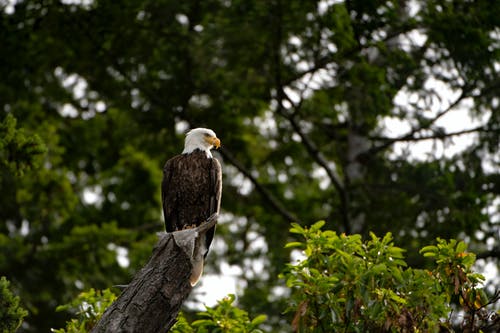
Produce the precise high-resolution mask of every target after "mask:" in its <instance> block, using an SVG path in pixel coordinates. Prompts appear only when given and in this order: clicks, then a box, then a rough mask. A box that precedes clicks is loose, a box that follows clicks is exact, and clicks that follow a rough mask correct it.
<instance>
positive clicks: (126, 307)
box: [92, 214, 217, 333]
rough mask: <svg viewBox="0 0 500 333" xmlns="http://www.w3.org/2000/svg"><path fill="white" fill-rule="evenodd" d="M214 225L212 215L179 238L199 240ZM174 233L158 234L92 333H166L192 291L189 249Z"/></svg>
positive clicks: (215, 217) (213, 216)
mask: <svg viewBox="0 0 500 333" xmlns="http://www.w3.org/2000/svg"><path fill="white" fill-rule="evenodd" d="M216 221H217V215H216V214H214V215H212V216H211V217H210V218H209V219H208V220H207V222H206V223H204V224H202V225H200V226H199V227H197V228H193V229H189V230H183V231H180V232H179V233H182V235H183V236H182V237H183V238H185V237H186V234H187V235H191V236H192V238H193V240H197V239H199V238H200V237H199V235H203V234H204V233H205V232H206V231H207V230H208V229H210V228H211V227H213V226H214V225H215V223H216ZM175 234H176V233H175V232H174V233H167V234H162V235H161V236H160V240H159V241H158V243H157V244H156V246H155V248H154V249H153V254H152V256H151V258H150V259H149V262H148V263H147V264H146V266H144V267H143V268H142V269H141V270H140V271H139V272H138V273H137V274H136V275H135V276H134V278H133V279H132V282H130V284H129V285H128V286H127V288H126V289H125V290H124V291H123V292H122V293H121V295H120V296H119V297H118V298H117V300H116V301H115V302H114V303H113V304H111V306H110V307H109V308H108V309H106V311H105V312H104V314H103V316H102V318H101V320H100V321H99V323H97V325H96V326H95V327H94V329H93V330H92V333H104V332H105V333H118V332H127V333H132V332H137V333H139V332H140V333H150V332H151V333H157V332H158V333H160V332H168V330H169V329H170V327H171V326H172V325H173V324H174V323H175V319H176V317H177V313H178V312H179V310H180V307H181V305H182V303H183V302H184V300H185V299H186V298H187V297H188V296H189V293H190V292H191V290H192V287H191V285H190V283H189V277H190V275H191V270H192V265H191V261H190V260H191V259H190V257H189V254H188V253H189V251H190V249H186V248H185V247H184V245H183V244H182V243H180V242H178V241H177V238H176V237H175Z"/></svg>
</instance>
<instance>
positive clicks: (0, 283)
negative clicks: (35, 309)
mask: <svg viewBox="0 0 500 333" xmlns="http://www.w3.org/2000/svg"><path fill="white" fill-rule="evenodd" d="M27 314H28V312H27V311H26V310H25V309H23V308H22V307H21V306H20V305H19V297H18V296H14V295H13V294H12V292H11V291H10V290H9V281H7V279H6V278H5V276H2V277H1V278H0V332H2V333H11V332H15V331H16V330H17V328H18V327H19V326H21V323H22V322H23V318H24V317H26V315H27Z"/></svg>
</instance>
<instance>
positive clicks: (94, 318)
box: [51, 289, 116, 333]
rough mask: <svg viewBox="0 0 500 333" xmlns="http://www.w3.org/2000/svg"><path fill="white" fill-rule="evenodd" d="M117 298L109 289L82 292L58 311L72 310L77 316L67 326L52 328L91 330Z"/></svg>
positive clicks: (59, 332)
mask: <svg viewBox="0 0 500 333" xmlns="http://www.w3.org/2000/svg"><path fill="white" fill-rule="evenodd" d="M115 299H116V295H115V294H114V293H113V292H111V291H110V290H109V289H105V290H102V291H99V290H97V291H96V290H94V289H90V290H89V291H86V292H82V293H80V295H78V297H77V298H75V299H74V300H73V301H71V302H70V303H68V304H65V305H60V306H58V307H57V311H70V312H72V313H73V314H74V315H76V317H77V318H73V319H71V320H70V321H69V322H67V323H66V328H60V329H52V330H51V331H52V332H54V333H85V332H90V330H91V329H92V327H94V326H95V325H96V324H97V322H98V321H99V319H100V318H101V317H102V315H103V314H104V311H105V310H106V308H107V307H108V306H110V305H111V303H113V301H114V300H115Z"/></svg>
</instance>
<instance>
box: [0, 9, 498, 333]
mask: <svg viewBox="0 0 500 333" xmlns="http://www.w3.org/2000/svg"><path fill="white" fill-rule="evenodd" d="M0 6H2V12H1V13H0V29H1V30H0V31H1V33H0V45H2V62H1V65H0V105H1V108H2V110H3V111H2V113H1V114H0V121H1V122H2V124H9V123H10V124H11V125H8V126H10V127H12V126H13V125H12V119H14V117H15V119H17V122H18V126H19V127H20V128H23V131H25V133H28V134H29V135H34V134H37V135H38V137H39V139H36V140H35V139H34V140H35V141H34V142H38V140H41V141H43V142H44V144H45V146H46V148H47V153H46V154H45V155H44V156H43V161H42V162H43V163H39V166H40V167H39V168H34V169H32V170H31V171H30V172H24V175H22V176H21V175H19V174H16V170H18V169H19V170H21V169H22V168H20V167H19V166H15V164H16V163H18V162H17V156H21V155H9V156H11V157H8V158H5V157H4V156H6V155H2V160H3V162H1V163H2V164H1V165H2V168H1V171H0V184H1V188H0V190H1V192H2V196H1V197H0V218H1V220H2V222H5V223H0V233H1V234H0V237H1V238H0V275H6V276H7V277H8V279H9V280H11V281H12V283H13V285H14V286H16V288H18V289H19V290H21V293H22V294H21V298H22V301H23V302H24V305H25V307H26V308H27V309H28V310H29V312H30V315H29V317H28V319H27V321H26V325H25V327H24V330H25V331H48V330H49V328H50V327H61V326H62V325H63V322H64V319H65V318H64V317H65V316H64V313H62V312H59V313H55V312H54V309H55V307H56V305H57V304H62V303H66V302H68V301H69V300H70V299H71V298H72V296H74V295H75V294H76V293H77V292H78V291H79V290H82V289H89V288H90V287H94V288H99V289H102V288H105V287H108V286H110V285H113V284H116V283H124V282H126V281H128V279H129V276H130V274H132V273H133V272H134V271H135V270H136V269H138V268H139V267H140V266H141V265H142V264H143V263H144V260H145V259H146V258H147V257H148V255H149V254H150V251H151V246H152V245H153V244H154V242H155V241H156V239H155V235H154V234H155V232H156V231H159V230H162V229H163V228H162V222H161V208H160V200H159V198H160V195H159V188H160V187H159V183H160V181H161V168H162V165H163V163H164V161H165V160H166V159H167V158H169V157H171V156H172V155H174V154H176V153H178V152H180V151H181V148H182V133H183V132H184V130H185V129H187V128H189V127H195V126H205V127H210V128H212V129H214V130H215V131H216V133H218V135H219V136H220V137H221V138H222V142H223V144H224V147H223V149H221V150H220V155H219V157H220V159H221V160H222V162H223V168H224V174H225V178H224V182H225V185H224V194H223V203H222V209H223V211H224V212H225V215H226V216H225V217H224V216H223V217H221V225H220V227H219V228H218V237H220V238H221V239H224V240H225V247H224V248H222V249H220V250H219V251H217V249H214V250H213V251H212V253H211V255H210V256H209V259H210V260H211V261H212V265H210V264H209V265H208V267H207V269H213V270H216V269H217V267H218V266H217V265H215V264H213V263H215V262H221V261H223V260H225V261H227V262H228V263H229V264H237V265H240V266H242V267H243V268H244V269H242V272H243V273H242V279H243V280H244V281H245V286H246V290H251V292H246V291H245V290H244V291H242V295H241V297H240V298H239V299H240V302H241V303H242V304H243V305H244V306H245V307H246V308H248V309H249V311H251V312H252V313H266V314H269V315H270V316H269V318H270V322H271V323H278V322H279V321H280V320H281V319H280V317H279V314H280V311H281V310H282V309H283V308H284V306H282V305H283V304H282V303H280V301H278V300H279V297H278V296H277V295H274V294H273V292H274V291H275V290H276V289H275V287H277V286H280V285H281V284H282V283H283V282H282V281H280V280H278V279H277V278H276V276H277V274H278V272H279V271H280V270H281V269H282V268H283V266H284V264H285V263H286V262H288V261H289V252H288V251H289V250H287V249H284V247H283V245H284V244H285V243H286V242H287V241H288V240H289V239H287V236H285V234H284V233H283V230H286V229H287V228H288V224H289V222H290V221H292V220H293V221H296V222H298V223H300V224H302V225H307V224H310V223H311V222H312V221H316V220H319V219H323V220H325V221H326V223H327V226H328V228H329V229H333V230H336V231H339V232H347V233H360V234H361V235H363V236H364V237H368V235H369V232H370V231H374V232H376V233H377V234H383V233H385V232H387V231H391V232H392V233H393V235H394V237H395V239H396V240H397V242H398V243H399V244H404V247H405V249H406V250H408V261H409V262H410V263H411V264H412V265H424V262H422V261H421V257H420V256H418V252H417V249H418V248H419V246H420V245H421V244H422V243H429V240H431V239H435V238H436V237H438V236H439V237H443V238H459V239H464V240H466V241H467V242H469V243H470V244H471V248H472V249H473V250H474V251H475V252H478V253H479V257H489V258H490V259H491V258H494V259H495V260H496V262H498V261H497V260H498V256H499V250H498V248H494V245H495V242H494V240H495V237H498V205H499V199H498V198H499V186H498V184H500V180H499V173H498V165H499V162H500V161H499V159H498V156H499V154H498V148H499V146H500V144H499V137H500V136H499V134H500V133H499V132H500V126H499V122H500V112H498V108H499V105H500V102H499V99H498V93H497V91H498V88H500V81H499V80H500V79H499V77H500V75H499V71H500V66H499V58H500V56H499V50H500V44H499V40H500V26H499V23H498V17H499V16H500V3H497V2H493V3H492V2H490V1H474V2H471V1H466V0H455V1H355V0H346V1H326V0H323V1H283V0H272V1H258V0H254V1H252V0H233V1H222V0H206V1H197V0H189V1H172V0H161V1H147V0H133V1H80V2H79V1H57V0H47V1H42V2H40V1H33V0H24V1H16V2H12V1H1V2H0ZM464 111H465V112H466V113H468V114H469V115H470V116H471V119H472V120H473V121H471V124H463V127H461V128H459V129H453V128H452V129H450V128H449V127H446V126H445V125H447V124H448V123H449V122H450V120H452V119H454V118H456V117H458V115H460V114H463V113H464ZM9 115H13V117H11V118H9V117H10V116H9ZM9 119H11V120H9ZM391 124H396V125H391ZM464 136H465V137H468V138H471V142H470V143H469V144H468V145H467V147H466V148H465V149H462V150H459V151H458V152H456V153H453V154H452V153H449V150H448V148H450V147H453V142H454V141H455V140H458V138H462V137H464ZM26 142H28V141H25V143H26ZM420 142H432V143H433V148H432V149H431V150H429V151H428V153H429V154H428V155H427V156H426V157H421V158H416V157H414V156H412V155H411V154H410V151H411V148H412V147H414V146H416V145H417V144H419V143H420ZM28 146H29V145H28ZM4 147H5V146H2V147H0V148H1V150H0V151H1V152H2V154H5V153H4V152H5V151H9V150H5V148H4ZM11 147H12V145H11ZM9 149H10V148H9ZM21 151H25V150H24V148H23V149H21ZM12 156H15V157H12ZM9 158H10V160H9ZM21 158H22V157H21ZM5 161H7V162H5ZM5 163H7V164H5ZM30 163H31V162H28V164H27V165H29V164H30ZM4 165H10V167H9V168H4V167H3V166H4ZM12 168H14V169H12ZM225 221H226V222H225ZM230 222H231V223H230ZM257 244H258V246H257ZM126 250H128V255H127V256H124V255H123V253H126V252H125V251H126ZM242 254H244V255H242ZM117 258H118V259H120V260H117ZM255 260H258V261H260V262H261V263H263V265H264V268H263V269H262V270H259V269H255V267H254V265H253V263H255ZM127 261H128V262H127ZM127 264H128V265H127ZM257 266H258V265H256V267H257ZM48 268H50V269H48ZM270 299H272V300H273V302H270V301H269V300H270Z"/></svg>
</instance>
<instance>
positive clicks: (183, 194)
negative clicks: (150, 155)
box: [161, 151, 222, 251]
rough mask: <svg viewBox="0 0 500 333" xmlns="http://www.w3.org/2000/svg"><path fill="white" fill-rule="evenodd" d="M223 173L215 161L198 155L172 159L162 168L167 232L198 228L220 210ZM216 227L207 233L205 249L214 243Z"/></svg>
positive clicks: (193, 154) (162, 192)
mask: <svg viewBox="0 0 500 333" xmlns="http://www.w3.org/2000/svg"><path fill="white" fill-rule="evenodd" d="M221 193H222V170H221V165H220V163H219V161H218V160H217V159H216V158H206V156H205V153H204V152H201V151H196V152H193V153H191V154H188V155H178V156H175V157H173V158H171V159H169V160H168V161H167V162H166V163H165V167H164V168H163V181H162V186H161V194H162V204H163V214H164V218H165V229H166V231H167V232H173V231H177V230H182V229H185V228H186V227H189V226H193V225H199V224H200V223H202V222H204V221H206V220H207V219H208V218H209V217H210V216H211V215H212V214H214V213H218V212H219V210H220V203H221ZM214 233H215V227H213V228H212V229H210V230H208V231H207V233H206V239H205V244H206V249H207V251H208V248H209V246H210V244H211V243H212V240H213V237H214Z"/></svg>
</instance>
